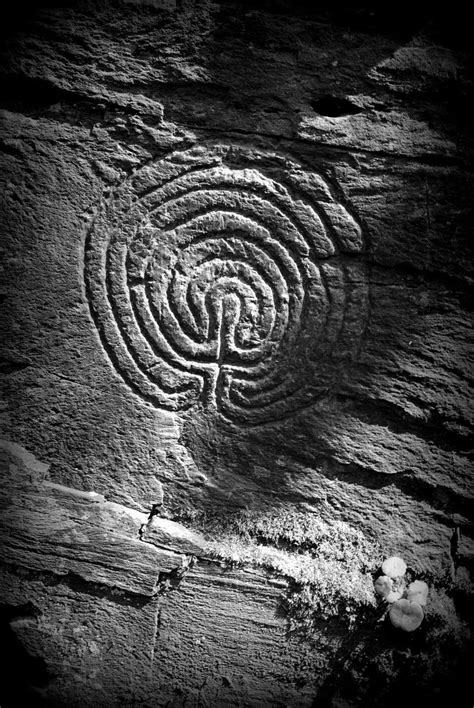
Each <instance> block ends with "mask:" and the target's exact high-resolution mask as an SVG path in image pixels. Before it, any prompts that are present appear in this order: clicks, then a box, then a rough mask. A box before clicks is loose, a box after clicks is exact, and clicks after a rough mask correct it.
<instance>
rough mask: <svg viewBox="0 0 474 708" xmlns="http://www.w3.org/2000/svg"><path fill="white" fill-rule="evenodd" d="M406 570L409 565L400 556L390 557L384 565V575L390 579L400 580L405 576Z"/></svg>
mask: <svg viewBox="0 0 474 708" xmlns="http://www.w3.org/2000/svg"><path fill="white" fill-rule="evenodd" d="M406 569H407V564H406V563H405V561H404V560H403V558H399V557H398V556H390V558H386V559H385V560H384V562H383V563H382V573H383V574H384V575H388V577H389V578H399V577H400V576H401V575H405V573H406Z"/></svg>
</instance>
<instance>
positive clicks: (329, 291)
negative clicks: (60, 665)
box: [85, 146, 368, 423]
mask: <svg viewBox="0 0 474 708" xmlns="http://www.w3.org/2000/svg"><path fill="white" fill-rule="evenodd" d="M363 253H364V247H363V241H362V234H361V229H360V227H359V226H358V224H357V223H356V222H355V220H354V218H353V217H352V216H351V215H350V214H349V212H348V211H347V209H346V208H345V207H344V206H343V205H342V204H340V203H338V201H337V200H336V199H335V198H334V196H333V194H332V192H331V190H330V188H329V186H328V184H327V183H326V182H325V181H324V180H323V179H322V177H321V176H320V175H318V174H316V173H314V172H309V171H307V170H304V169H303V168H302V167H301V166H299V165H297V164H296V163H294V162H292V161H289V160H288V159H285V158H283V157H279V156H275V155H274V154H271V155H268V154H265V153H262V152H255V151H253V152H250V151H244V150H239V149H236V148H235V147H234V148H232V147H228V146H217V147H215V148H211V149H209V148H208V149H203V148H199V149H194V150H189V151H187V152H177V153H173V154H172V155H170V156H169V157H168V158H165V159H163V160H161V161H159V162H157V163H155V164H154V165H152V166H148V167H146V168H144V169H143V170H142V171H140V172H139V173H137V174H136V175H135V176H134V177H133V179H132V180H130V182H128V183H126V184H124V185H122V186H121V187H120V188H118V189H117V190H116V192H115V193H114V194H113V195H112V198H111V199H110V201H109V202H108V203H107V204H105V205H104V206H103V208H102V209H101V210H100V212H99V214H98V216H97V219H96V220H95V222H94V225H93V226H92V228H91V230H90V232H89V233H88V236H87V239H86V247H85V283H86V292H87V297H88V299H89V304H90V308H91V313H92V316H93V319H94V322H95V325H96V327H97V329H98V332H99V334H100V337H101V340H102V343H103V345H104V348H105V350H106V352H107V354H108V356H109V358H110V359H111V361H112V362H113V364H114V366H115V368H116V369H117V371H118V372H119V373H120V374H121V376H122V377H123V379H124V380H125V381H126V382H127V383H128V385H130V386H131V387H132V388H133V390H134V391H135V392H136V393H138V394H139V395H141V396H142V397H143V398H144V399H146V400H147V401H149V402H150V403H153V404H154V405H156V406H158V407H160V408H165V409H169V410H177V411H178V410H185V409H187V408H190V407H191V406H193V405H195V404H196V403H198V402H201V403H202V404H203V405H204V406H210V407H214V408H216V409H217V410H218V411H219V412H220V414H222V415H223V416H224V417H226V418H228V419H230V420H233V421H235V422H250V423H252V422H260V421H262V420H271V419H275V418H280V417H282V416H284V415H288V414H289V413H291V412H292V411H294V410H297V409H298V408H300V407H301V406H304V405H308V403H310V402H311V401H313V400H314V399H315V398H317V397H318V396H319V395H321V394H323V393H325V392H326V391H327V390H328V389H329V390H330V389H331V388H332V386H333V385H334V384H335V383H336V382H337V379H338V378H339V377H340V373H341V366H346V365H347V363H348V362H350V361H351V360H353V359H354V357H355V356H356V354H357V351H358V348H359V346H360V340H361V336H362V334H363V331H364V329H365V326H366V319H367V302H368V286H367V282H368V279H367V275H366V272H365V265H364V262H363V259H361V255H362V254H363Z"/></svg>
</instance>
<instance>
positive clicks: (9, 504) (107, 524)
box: [0, 445, 184, 596]
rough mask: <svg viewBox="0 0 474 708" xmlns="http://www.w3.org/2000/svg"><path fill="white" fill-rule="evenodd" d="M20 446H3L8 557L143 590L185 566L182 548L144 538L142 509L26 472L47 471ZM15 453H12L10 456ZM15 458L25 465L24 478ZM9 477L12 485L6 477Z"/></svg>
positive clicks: (3, 549) (0, 535) (3, 546)
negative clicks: (162, 545)
mask: <svg viewBox="0 0 474 708" xmlns="http://www.w3.org/2000/svg"><path fill="white" fill-rule="evenodd" d="M18 447H19V446H11V445H8V446H7V447H6V449H5V447H4V448H3V450H4V452H5V453H6V455H5V456H7V457H9V458H10V459H8V460H7V464H8V466H7V467H3V465H2V467H3V469H2V475H3V485H2V490H1V496H0V504H1V508H2V514H1V519H0V540H1V543H0V559H1V560H2V561H3V562H4V563H7V564H9V565H13V566H20V567H23V568H28V569H29V570H37V571H42V572H50V573H55V574H57V575H68V574H70V573H73V574H75V575H78V576H79V577H81V578H83V579H84V580H87V581H90V582H94V583H100V584H103V585H106V586H109V587H112V588H118V589H120V590H125V591H127V592H131V593H136V594H138V595H144V596H152V595H154V594H155V593H156V592H157V585H158V581H159V579H160V574H161V573H169V572H171V571H173V570H176V569H178V568H183V565H184V563H183V556H182V555H179V554H177V553H173V552H171V551H167V550H164V549H158V548H156V546H153V545H151V544H149V543H146V542H144V541H142V540H140V538H139V532H140V529H141V527H142V525H144V524H145V523H146V516H145V514H141V513H140V512H137V511H134V510H131V509H127V508H126V507H124V506H121V505H120V504H114V503H109V502H106V501H105V499H104V497H103V496H102V495H100V494H95V493H93V492H82V491H80V490H76V489H72V488H69V487H64V486H62V485H58V484H55V483H51V482H49V481H42V480H36V482H35V480H31V477H30V479H28V478H27V476H28V472H30V475H31V476H34V475H35V474H38V470H39V473H40V474H41V473H43V471H44V467H45V466H41V465H39V464H38V463H37V462H34V464H33V465H32V466H31V467H30V460H31V457H32V456H30V455H28V454H24V452H23V453H22V456H21V458H20V459H19V460H18V458H16V457H15V453H16V452H17V450H18ZM12 455H13V460H11V456H12ZM18 462H19V464H20V465H24V468H23V470H22V472H23V479H21V478H20V476H19V475H18ZM10 480H11V486H9V484H8V483H9V481H10Z"/></svg>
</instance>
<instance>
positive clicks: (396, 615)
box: [388, 599, 424, 632]
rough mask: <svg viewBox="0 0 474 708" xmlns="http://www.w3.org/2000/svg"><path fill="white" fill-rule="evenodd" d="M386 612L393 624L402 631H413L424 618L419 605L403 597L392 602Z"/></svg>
mask: <svg viewBox="0 0 474 708" xmlns="http://www.w3.org/2000/svg"><path fill="white" fill-rule="evenodd" d="M388 614H389V617H390V622H391V623H392V624H393V626H394V627H396V628H397V629H401V630H402V631H404V632H414V631H415V629H418V627H419V626H420V624H421V623H422V622H423V618H424V614H423V609H422V607H421V605H419V604H418V602H412V601H411V600H405V599H401V600H397V601H396V602H394V603H393V605H392V606H391V607H390V611H389V613H388Z"/></svg>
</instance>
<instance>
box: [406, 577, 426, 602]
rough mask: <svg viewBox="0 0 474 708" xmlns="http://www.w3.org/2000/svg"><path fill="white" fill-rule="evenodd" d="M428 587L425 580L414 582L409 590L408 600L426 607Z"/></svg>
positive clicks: (407, 593)
mask: <svg viewBox="0 0 474 708" xmlns="http://www.w3.org/2000/svg"><path fill="white" fill-rule="evenodd" d="M428 589H429V588H428V585H427V584H426V583H424V582H423V580H414V581H413V582H412V583H410V585H409V586H408V588H407V592H406V596H407V600H411V601H412V602H417V603H418V604H419V605H421V606H422V607H424V605H426V603H427V602H428Z"/></svg>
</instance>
